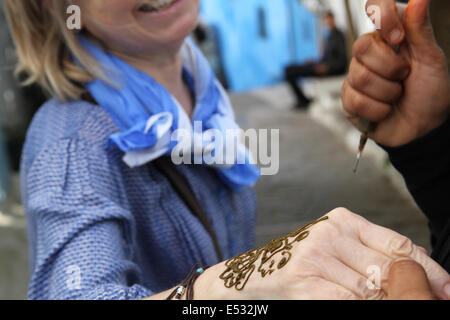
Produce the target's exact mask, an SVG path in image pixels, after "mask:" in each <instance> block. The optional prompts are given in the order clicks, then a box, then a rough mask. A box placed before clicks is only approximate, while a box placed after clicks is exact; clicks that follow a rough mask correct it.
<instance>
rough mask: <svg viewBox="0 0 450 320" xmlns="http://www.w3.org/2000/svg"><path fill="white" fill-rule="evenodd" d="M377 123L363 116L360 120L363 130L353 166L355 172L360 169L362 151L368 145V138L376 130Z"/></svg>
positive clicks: (360, 126)
mask: <svg viewBox="0 0 450 320" xmlns="http://www.w3.org/2000/svg"><path fill="white" fill-rule="evenodd" d="M375 127H376V124H375V123H374V122H371V121H369V120H367V119H364V118H361V120H360V121H359V129H360V130H361V132H362V134H361V139H360V140H359V148H358V155H357V156H356V161H355V165H354V166H353V172H354V173H356V171H357V170H358V166H359V162H360V161H361V157H362V153H363V151H364V148H365V147H366V144H367V140H369V133H371V132H372V131H373V130H375Z"/></svg>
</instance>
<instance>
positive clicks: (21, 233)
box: [0, 87, 429, 299]
mask: <svg viewBox="0 0 450 320" xmlns="http://www.w3.org/2000/svg"><path fill="white" fill-rule="evenodd" d="M232 101H233V104H234V107H235V109H236V114H237V117H238V121H239V122H240V123H241V125H242V126H243V127H245V128H274V129H280V172H279V174H278V175H275V176H266V177H263V178H262V179H261V181H260V182H259V183H258V185H257V186H256V191H257V194H258V198H259V219H258V227H257V244H259V245H262V244H265V243H267V242H268V241H269V240H270V239H271V238H272V237H277V236H280V235H284V234H286V233H288V232H290V231H292V230H294V229H295V228H296V227H300V226H301V225H303V224H305V223H307V222H309V221H311V220H314V219H316V218H318V217H320V216H322V215H323V214H325V213H327V212H328V211H330V210H332V209H334V208H336V207H341V206H343V207H347V208H349V209H351V210H352V211H354V212H357V213H359V214H361V215H363V216H364V217H366V218H368V219H369V220H371V221H373V222H375V223H378V224H381V225H383V226H386V227H389V228H392V229H394V230H397V231H398V232H400V233H403V234H405V235H407V236H409V237H411V238H412V239H413V240H414V241H415V242H416V243H418V244H420V245H422V246H425V247H427V248H429V245H428V231H427V228H426V221H425V219H424V218H423V216H422V214H421V213H420V211H419V210H418V209H417V208H416V206H415V205H414V204H413V203H412V201H411V199H408V198H404V196H402V195H401V193H400V192H399V191H398V190H397V189H395V188H394V187H393V186H392V185H391V184H390V182H389V180H388V179H387V178H385V177H384V176H383V175H382V174H381V172H380V169H378V168H377V167H376V166H375V165H374V164H373V163H371V161H370V159H364V160H363V161H362V163H361V166H360V169H359V172H358V174H357V175H354V174H353V173H352V165H353V161H354V156H355V155H354V153H353V152H350V151H348V150H347V149H346V147H345V145H344V143H343V142H342V141H341V139H339V138H338V137H336V136H334V135H333V134H332V133H331V132H330V131H328V130H327V129H325V128H324V127H322V126H320V125H319V124H317V123H316V122H314V121H313V120H311V118H310V117H309V116H308V115H307V114H306V113H304V112H298V111H291V110H290V106H291V104H292V101H291V99H290V96H289V94H288V92H287V91H286V90H285V88H282V87H281V88H276V89H271V90H266V91H258V92H255V93H249V94H242V95H234V96H233V97H232ZM355 148H356V146H355ZM15 194H16V196H15V197H16V198H15V199H16V201H13V203H12V204H11V205H10V206H9V207H8V208H5V207H3V208H2V207H0V211H1V210H3V211H4V212H6V211H8V214H7V215H2V214H0V299H5V298H24V297H25V296H26V286H27V282H28V266H27V263H28V262H27V245H26V231H25V225H24V221H23V217H22V212H21V208H20V206H18V205H17V204H14V202H17V190H16V192H15ZM11 213H14V215H13V216H11Z"/></svg>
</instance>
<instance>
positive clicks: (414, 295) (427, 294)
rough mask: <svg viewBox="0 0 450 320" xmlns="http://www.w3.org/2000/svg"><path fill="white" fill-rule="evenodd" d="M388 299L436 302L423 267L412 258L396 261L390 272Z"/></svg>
mask: <svg viewBox="0 0 450 320" xmlns="http://www.w3.org/2000/svg"><path fill="white" fill-rule="evenodd" d="M388 281H389V289H388V299H390V300H434V299H435V297H434V296H433V293H432V292H431V288H430V284H429V283H428V279H427V275H426V273H425V270H424V269H423V267H422V266H421V265H420V264H418V263H417V262H416V261H414V260H412V259H410V258H400V259H398V260H396V261H395V262H394V263H393V264H392V266H391V268H390V270H389V280H388Z"/></svg>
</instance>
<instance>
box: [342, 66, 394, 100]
mask: <svg viewBox="0 0 450 320" xmlns="http://www.w3.org/2000/svg"><path fill="white" fill-rule="evenodd" d="M347 79H348V83H349V85H350V86H351V87H352V88H353V89H355V90H357V91H358V92H360V93H362V94H364V95H366V96H368V97H370V98H372V99H374V100H377V101H379V102H383V103H394V102H396V101H398V100H399V99H400V98H401V97H402V94H403V86H402V85H401V84H400V82H396V81H390V80H387V79H384V78H382V77H380V76H379V75H377V74H376V73H374V72H372V71H370V70H369V69H367V68H366V67H365V66H364V65H362V64H361V63H360V62H359V61H358V60H357V59H352V62H351V63H350V69H349V73H348V78H347Z"/></svg>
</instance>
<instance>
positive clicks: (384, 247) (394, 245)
mask: <svg viewBox="0 0 450 320" xmlns="http://www.w3.org/2000/svg"><path fill="white" fill-rule="evenodd" d="M357 224H358V226H357V228H356V230H357V231H358V233H359V234H358V237H359V239H360V241H361V242H362V243H363V244H364V245H365V246H367V247H369V248H372V249H374V250H376V251H379V252H380V253H382V254H384V255H386V256H388V257H391V258H393V259H395V258H399V257H410V258H412V259H413V260H415V261H416V262H418V263H420V264H421V265H422V267H423V268H424V269H425V271H426V273H427V276H428V279H429V281H430V285H431V288H432V289H433V292H434V293H435V294H436V295H437V296H438V297H439V298H441V299H449V298H450V297H447V295H446V293H445V289H444V288H445V286H446V285H447V284H448V283H450V276H449V274H448V273H447V272H446V271H445V270H444V269H443V268H442V267H441V266H440V265H439V264H437V262H435V261H434V260H433V259H431V258H430V257H428V255H427V254H426V253H425V252H424V251H423V250H420V249H419V248H418V247H417V246H416V245H414V244H413V242H412V241H411V240H410V239H408V238H407V237H405V236H402V235H401V234H398V233H397V232H394V231H392V230H389V229H387V228H384V227H381V226H377V225H375V224H373V223H370V222H369V221H367V220H366V219H364V218H362V217H359V219H358V222H357Z"/></svg>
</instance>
